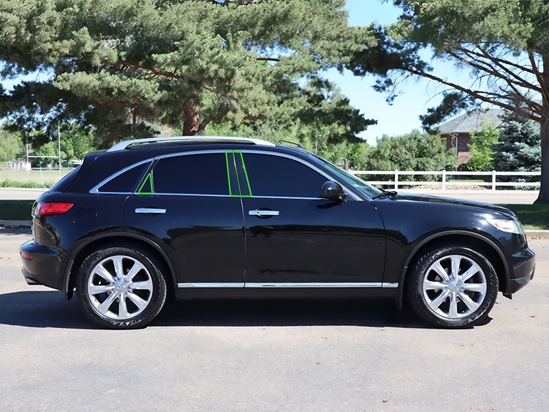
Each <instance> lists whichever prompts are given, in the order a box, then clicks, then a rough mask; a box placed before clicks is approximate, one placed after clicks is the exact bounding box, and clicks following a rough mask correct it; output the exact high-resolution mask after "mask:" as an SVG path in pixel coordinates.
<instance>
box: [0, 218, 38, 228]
mask: <svg viewBox="0 0 549 412" xmlns="http://www.w3.org/2000/svg"><path fill="white" fill-rule="evenodd" d="M0 226H2V227H31V221H30V220H1V219H0Z"/></svg>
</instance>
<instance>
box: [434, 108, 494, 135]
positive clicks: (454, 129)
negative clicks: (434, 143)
mask: <svg viewBox="0 0 549 412" xmlns="http://www.w3.org/2000/svg"><path fill="white" fill-rule="evenodd" d="M502 112H503V110H502V109H475V110H473V111H472V112H469V113H466V114H462V115H461V116H458V117H456V118H455V119H452V120H450V121H448V122H446V123H443V124H441V125H440V126H439V127H438V128H437V129H438V132H439V133H440V134H441V135H443V134H450V133H471V132H475V133H478V132H481V131H482V123H483V120H484V121H485V122H488V123H495V124H497V125H499V124H500V123H501V119H500V118H499V116H500V115H501V114H502Z"/></svg>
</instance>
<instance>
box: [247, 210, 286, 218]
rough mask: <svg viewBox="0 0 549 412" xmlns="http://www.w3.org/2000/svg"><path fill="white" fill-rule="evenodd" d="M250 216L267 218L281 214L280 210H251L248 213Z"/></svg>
mask: <svg viewBox="0 0 549 412" xmlns="http://www.w3.org/2000/svg"><path fill="white" fill-rule="evenodd" d="M248 214H249V215H250V216H258V217H267V216H278V215H279V214H280V212H279V211H278V210H259V209H255V210H250V211H248Z"/></svg>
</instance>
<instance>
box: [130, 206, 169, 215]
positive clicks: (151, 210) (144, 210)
mask: <svg viewBox="0 0 549 412" xmlns="http://www.w3.org/2000/svg"><path fill="white" fill-rule="evenodd" d="M135 213H144V214H147V213H155V214H158V213H166V209H159V208H156V207H138V208H136V209H135Z"/></svg>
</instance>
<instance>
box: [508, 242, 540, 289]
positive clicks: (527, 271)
mask: <svg viewBox="0 0 549 412" xmlns="http://www.w3.org/2000/svg"><path fill="white" fill-rule="evenodd" d="M511 266H512V267H511V269H512V270H511V276H510V278H509V282H508V283H507V287H506V289H505V290H504V291H503V293H505V294H506V295H507V294H509V295H510V294H512V293H515V292H517V291H519V290H520V289H522V288H523V287H524V286H526V285H527V284H528V282H530V281H531V280H532V279H533V278H534V272H535V271H536V258H535V254H534V252H532V251H531V250H530V249H528V248H525V249H523V250H521V251H520V252H518V253H515V254H513V255H512V256H511Z"/></svg>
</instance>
